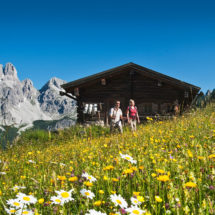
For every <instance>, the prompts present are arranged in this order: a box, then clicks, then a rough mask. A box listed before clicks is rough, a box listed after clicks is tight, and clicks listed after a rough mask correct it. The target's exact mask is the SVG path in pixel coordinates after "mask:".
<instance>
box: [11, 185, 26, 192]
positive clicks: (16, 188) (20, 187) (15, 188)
mask: <svg viewBox="0 0 215 215" xmlns="http://www.w3.org/2000/svg"><path fill="white" fill-rule="evenodd" d="M25 188H26V187H23V186H17V185H15V186H14V187H12V188H11V189H12V190H14V191H17V190H20V189H25Z"/></svg>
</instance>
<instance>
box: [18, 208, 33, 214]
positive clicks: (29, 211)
mask: <svg viewBox="0 0 215 215" xmlns="http://www.w3.org/2000/svg"><path fill="white" fill-rule="evenodd" d="M34 214H35V213H34V212H33V211H31V210H28V209H19V210H18V211H17V212H16V215H34Z"/></svg>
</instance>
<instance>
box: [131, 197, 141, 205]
mask: <svg viewBox="0 0 215 215" xmlns="http://www.w3.org/2000/svg"><path fill="white" fill-rule="evenodd" d="M131 203H132V205H140V204H141V203H142V202H140V201H139V200H138V199H136V198H134V197H131Z"/></svg>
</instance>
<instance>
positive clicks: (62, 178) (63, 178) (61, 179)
mask: <svg viewBox="0 0 215 215" xmlns="http://www.w3.org/2000/svg"><path fill="white" fill-rule="evenodd" d="M57 178H58V179H59V180H60V181H65V180H66V176H64V175H63V176H60V175H58V176H57Z"/></svg>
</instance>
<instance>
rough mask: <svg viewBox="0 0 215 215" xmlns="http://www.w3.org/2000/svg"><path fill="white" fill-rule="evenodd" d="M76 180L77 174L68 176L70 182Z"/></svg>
mask: <svg viewBox="0 0 215 215" xmlns="http://www.w3.org/2000/svg"><path fill="white" fill-rule="evenodd" d="M77 180H78V177H77V176H73V177H70V178H69V181H70V182H75V181H77Z"/></svg>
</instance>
